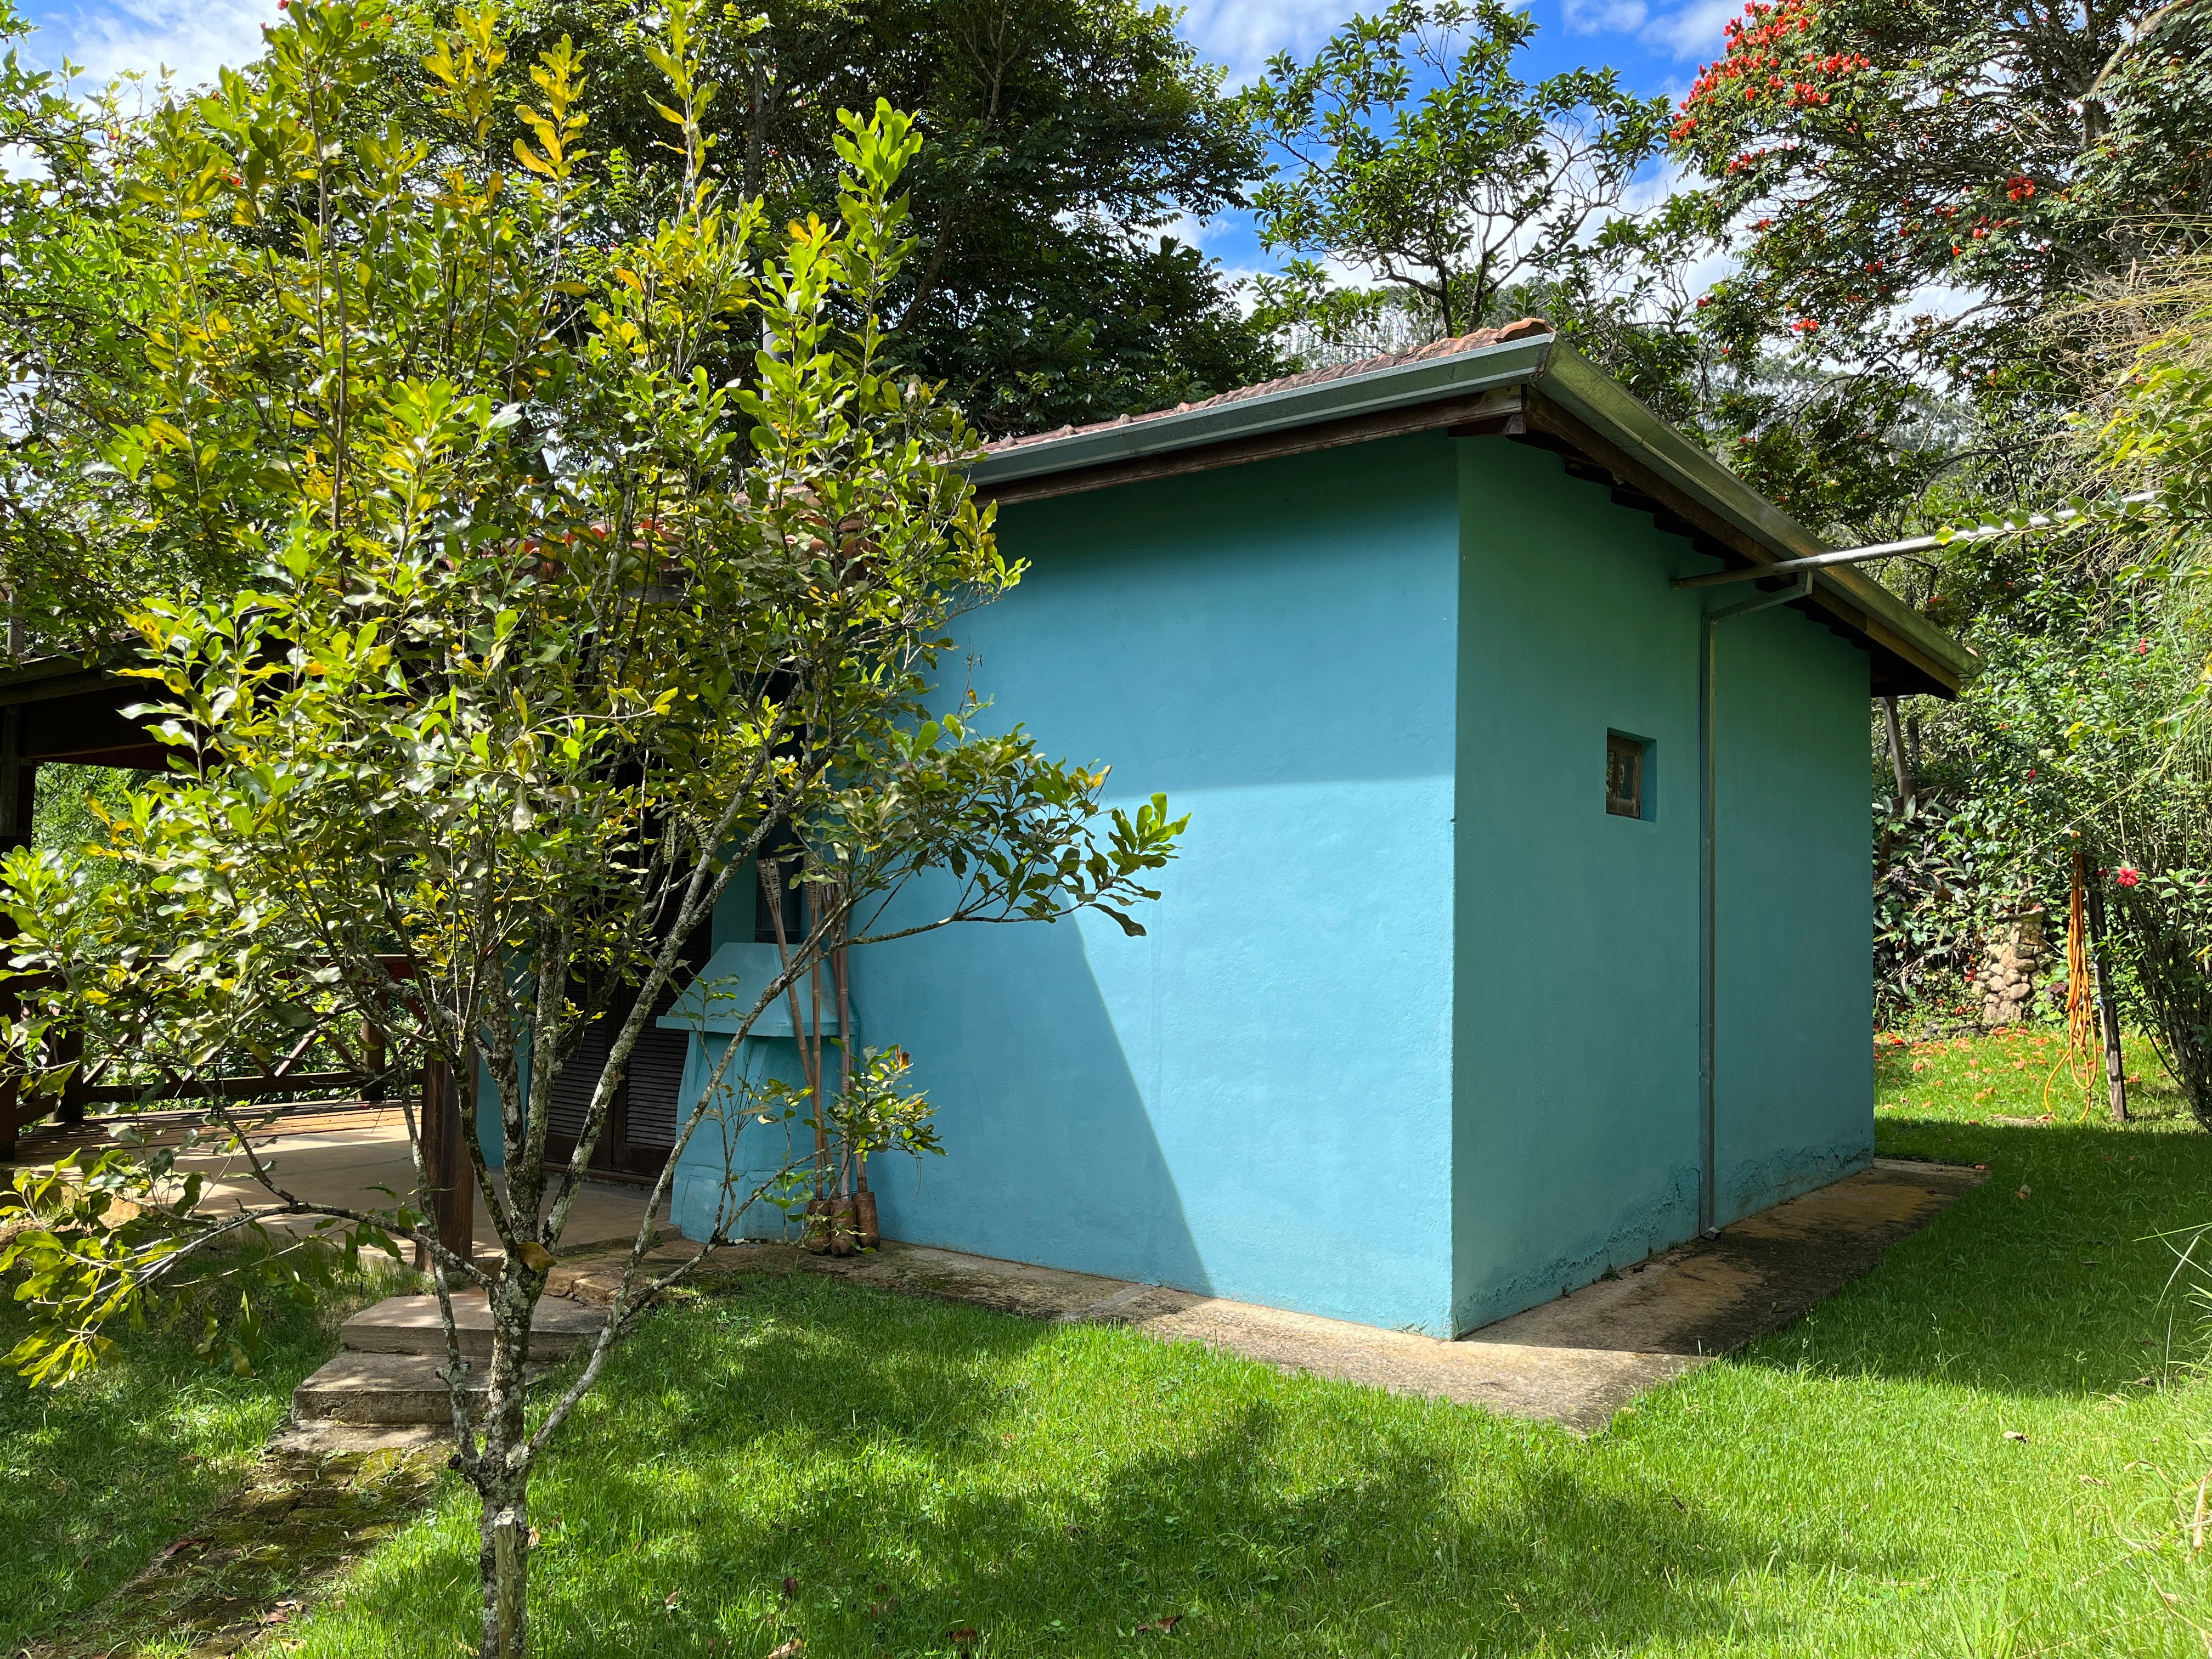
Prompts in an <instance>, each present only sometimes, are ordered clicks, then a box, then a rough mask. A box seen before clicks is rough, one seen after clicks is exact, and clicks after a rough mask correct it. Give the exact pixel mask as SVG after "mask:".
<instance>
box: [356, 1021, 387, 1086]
mask: <svg viewBox="0 0 2212 1659" xmlns="http://www.w3.org/2000/svg"><path fill="white" fill-rule="evenodd" d="M361 1046H362V1058H363V1059H365V1060H368V1070H369V1080H368V1082H367V1083H365V1084H363V1085H362V1090H361V1097H362V1099H363V1100H382V1099H383V1098H384V1097H385V1096H386V1095H387V1094H389V1093H390V1092H391V1091H390V1090H389V1089H387V1088H386V1086H385V1082H384V1068H385V1066H386V1065H388V1064H389V1063H390V1062H389V1061H388V1060H386V1058H385V1056H386V1054H388V1053H389V1052H390V1050H391V1045H390V1044H389V1043H387V1042H386V1041H385V1036H384V1028H383V1027H382V1026H381V1025H364V1026H363V1027H362V1033H361Z"/></svg>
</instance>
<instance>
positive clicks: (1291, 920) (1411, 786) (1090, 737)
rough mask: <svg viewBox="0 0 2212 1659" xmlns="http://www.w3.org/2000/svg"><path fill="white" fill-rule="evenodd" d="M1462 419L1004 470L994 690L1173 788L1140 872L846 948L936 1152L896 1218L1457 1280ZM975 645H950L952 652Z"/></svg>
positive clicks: (991, 626) (1102, 1258)
mask: <svg viewBox="0 0 2212 1659" xmlns="http://www.w3.org/2000/svg"><path fill="white" fill-rule="evenodd" d="M1455 448H1456V446H1455V442H1454V441H1452V440H1450V439H1449V438H1446V437H1444V436H1443V435H1440V434H1439V435H1434V436H1427V437H1419V438H1407V439H1400V440H1393V441H1383V442H1377V443H1373V444H1368V445H1364V446H1361V447H1358V448H1354V449H1337V450H1329V451H1324V452H1322V453H1316V454H1313V455H1308V456H1302V457H1297V458H1295V459H1282V460H1276V461H1269V462H1264V463H1260V464H1255V465H1249V466H1245V467H1242V468H1238V469H1237V470H1235V471H1230V472H1213V473H1207V474H1202V475H1199V476H1195V477H1184V478H1174V479H1165V480H1159V481H1156V482H1152V483H1142V484H1133V485H1127V486H1124V487H1121V488H1119V489H1113V490H1109V491H1104V492H1100V493H1095V494H1088V495H1075V496H1070V497H1065V498H1060V499H1057V500H1048V501H1037V502H1031V503H1026V504H1021V505H1017V506H1014V507H1010V508H1008V509H1007V510H1006V512H1005V513H1003V515H1002V516H1001V519H1000V540H1001V543H1002V544H1003V546H1004V548H1005V550H1006V553H1007V554H1008V555H1009V556H1014V557H1020V558H1024V559H1028V560H1030V561H1031V562H1032V563H1033V568H1032V569H1031V570H1030V573H1029V574H1028V575H1027V576H1026V577H1025V578H1024V580H1023V582H1022V585H1021V586H1020V587H1019V588H1018V590H1016V592H1014V593H1013V594H1012V596H1010V597H1009V598H1008V599H1006V600H1004V601H1002V602H1001V603H1000V604H999V605H995V606H993V607H991V608H990V609H989V610H987V611H983V612H981V613H979V614H978V615H977V616H976V617H974V618H973V619H971V621H970V623H969V625H968V627H967V629H966V639H965V643H966V644H967V645H968V647H969V649H970V650H971V651H972V653H974V660H973V663H972V667H971V668H969V670H968V672H969V676H970V677H971V678H972V680H973V683H974V684H975V686H976V687H977V689H978V690H981V692H982V693H984V694H985V695H986V696H989V697H991V698H993V699H994V700H995V705H996V707H995V709H994V714H996V715H997V716H998V717H1000V718H1002V719H1004V720H1006V721H1008V722H1010V723H1011V722H1012V721H1013V720H1021V721H1023V722H1024V723H1026V724H1027V725H1028V726H1029V727H1030V730H1032V731H1033V732H1035V733H1036V735H1037V737H1038V738H1039V739H1040V740H1041V741H1042V744H1044V746H1045V747H1046V748H1047V749H1048V750H1050V751H1053V752H1055V753H1060V754H1065V755H1066V756H1068V757H1072V758H1073V759H1076V760H1079V761H1085V762H1088V761H1091V760H1103V761H1106V762H1109V763H1111V764H1112V766H1113V768H1114V772H1113V781H1112V786H1111V790H1110V794H1111V797H1112V799H1114V800H1115V802H1116V803H1118V804H1121V805H1134V804H1135V803H1136V802H1138V801H1139V800H1141V799H1144V798H1145V797H1146V796H1147V795H1149V794H1150V793H1151V792H1152V791H1154V790H1164V791H1166V792H1167V793H1168V794H1169V796H1170V802H1171V804H1172V805H1173V806H1174V808H1175V810H1176V811H1187V812H1188V813H1190V814H1191V822H1190V828H1189V831H1188V836H1187V838H1186V840H1185V842H1184V850H1183V854H1182V857H1181V858H1180V859H1179V860H1177V861H1176V864H1175V865H1173V866H1171V867H1170V869H1169V870H1168V871H1167V872H1165V873H1164V876H1163V878H1162V879H1161V881H1160V883H1159V885H1160V886H1161V888H1162V890H1163V892H1164V896H1163V898H1162V899H1161V901H1160V902H1158V904H1156V905H1151V906H1147V907H1146V908H1145V911H1144V915H1143V918H1142V919H1143V921H1144V923H1145V925H1146V927H1147V928H1148V929H1149V934H1148V936H1147V937H1146V938H1145V939H1135V940H1133V939H1125V938H1124V937H1123V936H1122V934H1121V932H1120V931H1119V930H1118V929H1117V928H1115V927H1113V926H1112V924H1110V923H1105V922H1101V921H1093V920H1091V919H1085V920H1083V921H1077V922H1074V923H1067V924H1061V925H1058V926H1054V927H1039V926H1034V925H1024V926H1019V927H960V928H956V929H951V930H948V931H946V932H944V933H938V934H935V935H932V936H929V937H927V938H923V939H915V940H909V941H905V942H902V943H899V944H896V945H884V946H879V947H876V948H874V949H872V950H871V951H867V952H865V953H863V955H862V957H861V959H860V963H858V965H857V967H856V970H855V974H854V983H855V987H856V992H857V994H859V995H860V997H861V999H862V1000H863V1001H864V1002H865V1003H866V1007H867V1011H868V1018H869V1022H870V1032H871V1040H872V1041H876V1042H885V1041H896V1042H900V1043H902V1044H903V1045H904V1046H905V1047H906V1048H908V1049H909V1050H910V1051H911V1052H912V1053H913V1054H914V1055H915V1079H916V1081H917V1082H918V1083H919V1084H920V1085H922V1086H924V1087H927V1089H928V1090H929V1091H930V1093H931V1095H932V1097H933V1099H934V1100H935V1101H936V1103H937V1104H938V1109H939V1120H940V1121H941V1124H942V1126H943V1131H944V1136H945V1145H946V1148H947V1152H948V1156H946V1157H945V1158H941V1159H935V1158H933V1159H930V1160H927V1161H926V1162H924V1163H922V1164H919V1165H917V1166H915V1167H912V1168H902V1167H900V1166H899V1165H898V1164H896V1163H891V1164H889V1165H888V1166H887V1167H884V1168H883V1169H882V1170H880V1171H879V1173H878V1177H877V1184H878V1190H879V1193H880V1202H881V1205H882V1213H883V1225H884V1231H885V1232H886V1234H888V1235H890V1236H891V1237H897V1238H901V1239H906V1240H910V1241H915V1242H919V1243H935V1244H942V1245H948V1246H952V1247H955V1248H957V1249H966V1250H973V1251H977V1252H980V1253H982V1254H985V1255H994V1256H1002V1257H1011V1258H1013V1259H1017V1260H1024V1261H1042V1262H1047V1263H1052V1264H1056V1265H1060V1266H1066V1267H1081V1268H1085V1269H1088V1270H1090V1271H1092V1272H1097V1273H1108V1274H1112V1275H1115V1276H1118V1277H1125V1278H1132V1279H1150V1280H1156V1281H1159V1282H1163V1283H1166V1284H1171V1285H1182V1286H1185V1287H1187V1288H1190V1289H1194V1290H1199V1291H1213V1292H1215V1293H1218V1294H1219V1295H1223V1296H1228V1297H1237V1298H1242V1299H1248V1300H1251V1301H1256V1302H1263V1303H1268V1304H1273V1305H1276V1306H1279V1307H1285V1308H1292V1309H1298V1310H1306V1311H1310V1312H1315V1313H1321V1314H1328V1315H1334V1316H1342V1317H1346V1318H1354V1319H1361V1320H1364V1321H1367V1322H1370V1323H1374V1324H1377V1325H1383V1326H1401V1325H1410V1326H1415V1327H1419V1328H1422V1329H1425V1330H1431V1331H1438V1332H1441V1331H1443V1330H1444V1329H1445V1328H1447V1327H1448V1325H1449V1321H1450V1316H1451V1310H1450V1304H1451V1284H1450V1261H1451V1240H1450V1213H1449V1210H1450V1206H1449V1183H1450V1159H1451V1150H1450V1136H1451V1086H1452V1081H1451V1070H1450V1056H1451V981H1452V910H1451V897H1450V895H1451V884H1452V862H1451V824H1450V817H1451V811H1452V781H1451V775H1452V766H1453V757H1452V744H1453V735H1452V728H1453V708H1452V688H1453V680H1454V675H1455V643H1454V639H1455V623H1456V617H1455V610H1456V592H1457V586H1458V576H1457V562H1458V560H1457V547H1458V515H1457V507H1456V498H1457V462H1456V457H1455ZM954 672H955V673H956V674H957V673H959V672H961V670H960V669H958V668H956V669H955V670H954Z"/></svg>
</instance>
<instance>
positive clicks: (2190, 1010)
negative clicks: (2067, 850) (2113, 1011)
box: [2098, 848, 2212, 1128]
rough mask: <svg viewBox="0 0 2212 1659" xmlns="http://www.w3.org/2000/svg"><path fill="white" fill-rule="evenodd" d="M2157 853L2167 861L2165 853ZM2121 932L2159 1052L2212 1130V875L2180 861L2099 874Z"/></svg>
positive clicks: (2169, 854) (2167, 851)
mask: <svg viewBox="0 0 2212 1659" xmlns="http://www.w3.org/2000/svg"><path fill="white" fill-rule="evenodd" d="M2158 850H2159V851H2160V852H2161V853H2164V854H2166V857H2167V858H2171V857H2172V852H2171V849H2167V848H2160V849H2158ZM2098 873H2099V876H2100V878H2102V879H2106V880H2107V881H2109V882H2110V884H2111V892H2112V902H2113V905H2114V908H2116V909H2117V910H2118V913H2119V915H2120V916H2121V918H2122V919H2123V920H2124V922H2125V924H2126V927H2127V933H2128V938H2129V942H2130V947H2131V948H2130V951H2129V957H2130V966H2131V967H2132V968H2133V969H2134V970H2135V974H2134V983H2135V986H2136V991H2137V994H2138V995H2139V997H2140V999H2141V1000H2142V1005H2143V1010H2144V1012H2146V1013H2148V1015H2149V1016H2150V1017H2151V1019H2152V1020H2153V1021H2154V1025H2153V1029H2154V1030H2155V1031H2156V1032H2157V1033H2158V1035H2159V1036H2160V1038H2162V1039H2163V1042H2162V1046H2161V1048H2160V1056H2161V1058H2163V1059H2164V1060H2165V1061H2166V1066H2167V1069H2168V1070H2169V1071H2171V1072H2172V1073H2173V1075H2174V1076H2175V1077H2176V1078H2178V1079H2179V1080H2180V1083H2181V1086H2182V1091H2183V1092H2184V1093H2185V1094H2186V1095H2187V1096H2188V1097H2189V1103H2190V1107H2191V1110H2193V1111H2194V1112H2195V1113H2196V1114H2197V1121H2199V1122H2201V1123H2203V1124H2204V1125H2205V1127H2208V1128H2212V887H2208V882H2212V877H2208V876H2207V875H2206V873H2205V872H2204V871H2203V870H2201V869H2191V868H2190V867H2188V866H2186V865H2183V864H2179V862H2174V863H2166V861H2165V860H2164V859H2162V860H2161V867H2159V868H2155V869H2153V870H2149V871H2138V870H2136V869H2135V868H2134V867H2133V866H2127V865H2120V866H2113V867H2112V868H2110V869H2107V870H2103V871H2100V872H2098Z"/></svg>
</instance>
